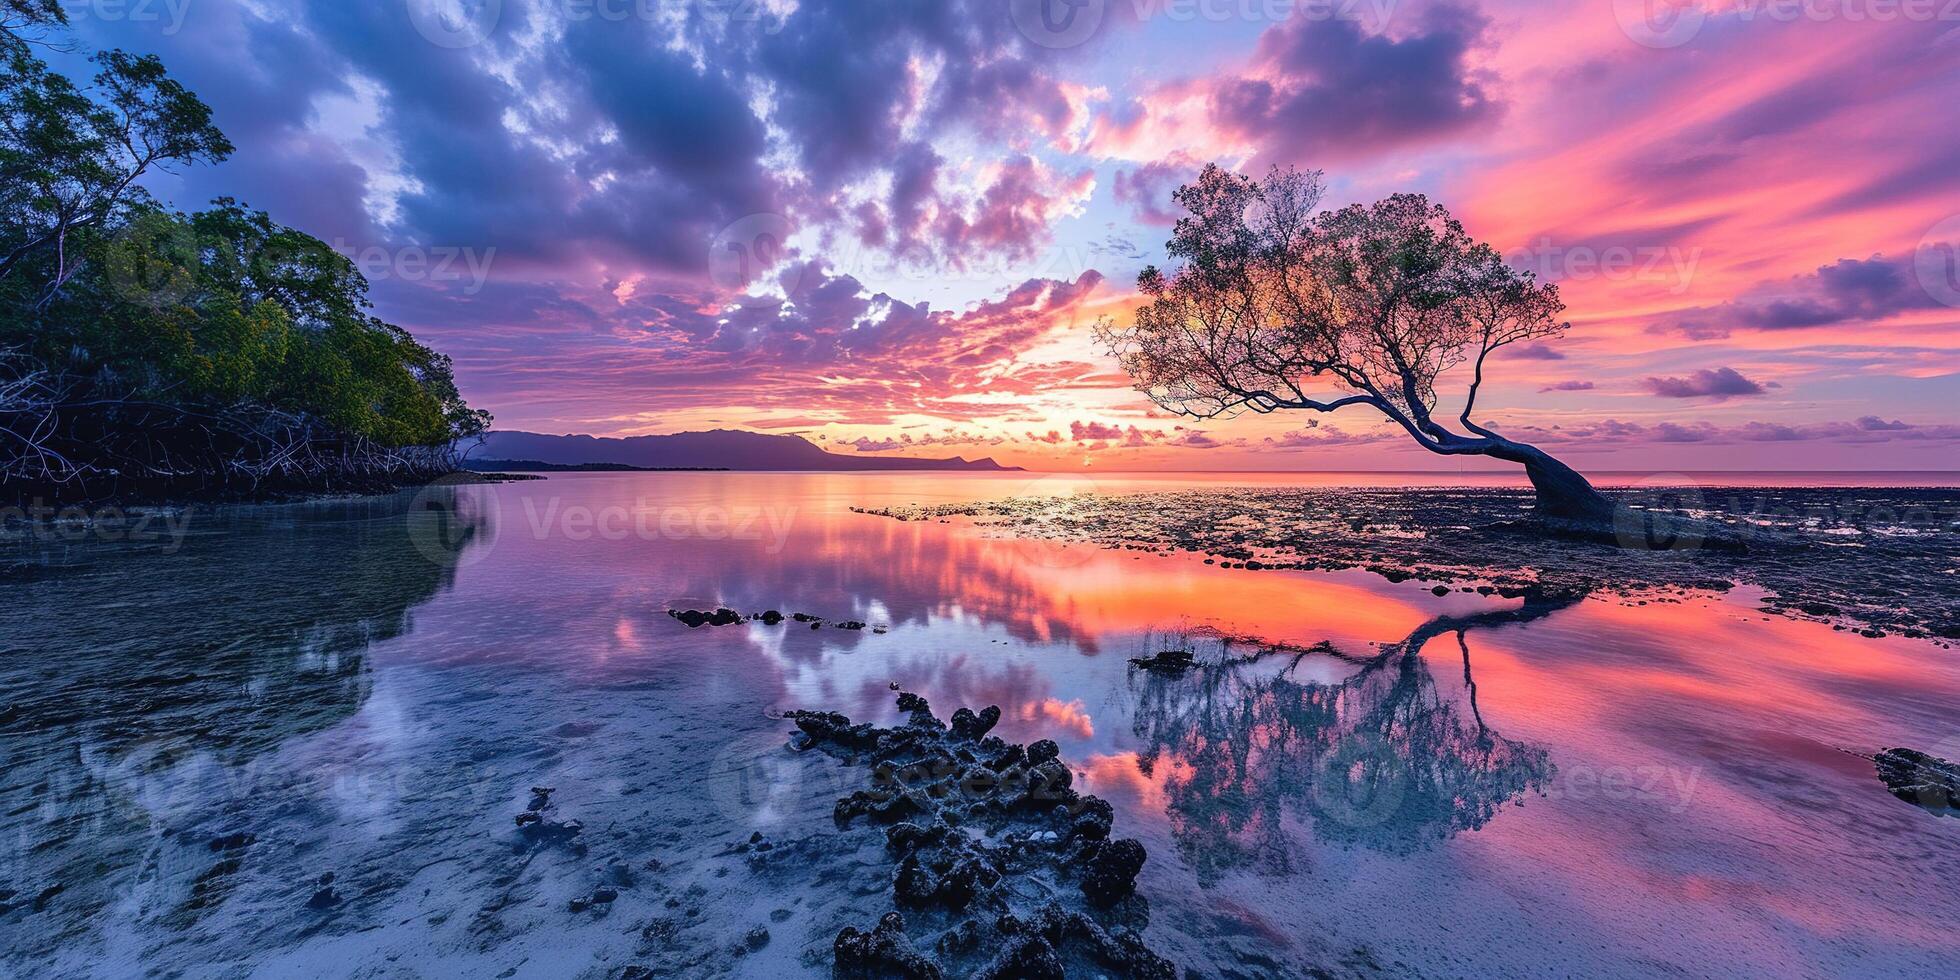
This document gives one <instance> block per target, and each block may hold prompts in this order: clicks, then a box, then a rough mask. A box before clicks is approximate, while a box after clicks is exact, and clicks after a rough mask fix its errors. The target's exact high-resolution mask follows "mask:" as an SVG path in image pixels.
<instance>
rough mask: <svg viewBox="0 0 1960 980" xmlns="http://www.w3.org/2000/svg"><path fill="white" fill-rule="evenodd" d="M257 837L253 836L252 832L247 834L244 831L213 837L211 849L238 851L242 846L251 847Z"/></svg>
mask: <svg viewBox="0 0 1960 980" xmlns="http://www.w3.org/2000/svg"><path fill="white" fill-rule="evenodd" d="M257 839H258V838H256V837H253V836H252V835H251V834H247V833H244V832H242V831H241V832H239V833H236V834H225V835H224V836H222V837H213V838H211V850H212V851H236V850H239V849H241V848H245V847H250V846H251V845H252V842H253V841H255V840H257Z"/></svg>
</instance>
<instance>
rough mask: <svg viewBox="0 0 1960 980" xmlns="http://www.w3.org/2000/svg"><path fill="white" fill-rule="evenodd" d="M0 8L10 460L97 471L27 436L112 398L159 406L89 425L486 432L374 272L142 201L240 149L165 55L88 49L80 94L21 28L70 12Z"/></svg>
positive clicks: (0, 318) (36, 2) (377, 433)
mask: <svg viewBox="0 0 1960 980" xmlns="http://www.w3.org/2000/svg"><path fill="white" fill-rule="evenodd" d="M0 5H3V6H0V41H4V43H0V62H3V63H4V65H5V72H4V75H0V353H4V354H6V355H7V356H6V358H5V359H4V360H5V361H6V363H5V364H4V365H0V367H4V368H6V370H5V371H0V373H4V374H5V375H6V377H5V378H0V390H6V391H9V392H12V393H13V394H12V401H11V402H10V403H8V404H0V416H4V417H0V441H5V440H11V441H12V442H13V443H14V445H11V446H8V447H6V448H8V449H9V450H10V451H9V452H7V453H0V464H4V463H7V462H8V461H17V460H20V459H23V458H31V459H34V460H36V461H37V465H39V466H41V471H40V474H41V475H42V476H44V477H47V478H49V479H53V480H55V481H56V482H59V480H60V479H61V478H62V477H63V474H64V473H65V472H67V471H73V472H86V471H88V470H89V469H90V464H89V462H88V461H87V460H85V459H76V458H73V453H86V452H87V447H86V445H84V444H83V443H85V442H86V440H81V439H80V438H79V437H76V438H75V439H71V440H70V443H71V445H70V449H71V450H72V451H73V452H64V453H60V454H56V455H58V456H60V457H61V458H60V460H59V462H58V463H55V464H50V463H49V459H50V456H49V454H47V453H33V452H23V451H22V450H21V446H20V443H23V442H29V441H32V440H34V439H36V438H38V437H37V436H36V433H39V434H40V436H39V437H46V436H48V434H49V433H53V432H56V431H58V430H59V428H60V426H61V425H62V424H63V421H62V420H63V419H67V418H73V417H78V416H81V415H87V414H96V415H99V414H100V411H101V409H102V408H103V407H104V406H118V405H123V406H128V405H142V406H145V407H146V408H147V409H150V411H146V412H144V413H140V414H137V413H123V414H121V415H118V416H117V417H116V419H115V420H114V421H103V420H101V419H99V418H98V419H96V424H97V425H98V426H106V427H108V428H109V429H114V428H116V427H118V426H121V427H128V426H142V425H154V424H159V423H158V421H157V420H159V419H168V418H170V417H171V416H170V415H169V414H168V412H165V411H163V410H174V411H175V412H177V413H178V414H179V416H196V417H198V418H203V419H216V420H218V421H219V422H220V423H222V425H223V426H227V427H229V428H230V429H231V430H234V431H235V432H244V431H247V430H249V431H251V432H252V433H253V436H254V439H257V438H258V437H260V436H264V435H265V434H266V433H267V432H268V431H270V430H272V429H276V430H277V431H278V433H279V435H278V437H277V438H269V439H267V440H264V445H265V446H281V447H285V449H281V450H279V451H281V452H285V451H286V450H287V449H290V448H291V446H292V445H293V444H294V442H295V440H298V441H300V442H313V443H317V442H319V441H321V440H329V441H332V442H334V443H336V444H339V445H341V446H342V447H343V448H342V449H341V450H340V452H341V453H342V454H343V456H344V455H345V454H346V453H347V452H350V451H353V450H349V449H347V448H345V447H348V446H354V447H358V446H369V445H371V446H373V447H377V448H378V449H380V450H399V449H402V448H404V447H432V448H434V447H440V448H441V449H442V450H444V451H446V449H447V447H448V446H450V445H451V444H453V443H454V442H455V441H456V440H458V439H462V438H467V437H470V436H474V435H477V434H480V433H482V432H483V431H485V430H486V429H487V428H488V425H489V415H488V413H485V412H481V411H477V410H474V409H471V408H469V407H468V405H466V404H465V403H464V401H463V399H462V397H461V395H460V394H459V393H458V391H457V388H456V383H455V379H454V375H453V371H452V366H451V363H450V360H449V358H448V357H446V356H445V355H442V354H440V353H437V352H435V351H433V350H431V349H429V348H428V347H426V346H424V345H423V344H421V343H419V342H417V341H416V340H415V339H414V338H413V337H411V336H410V335H409V334H408V333H407V331H405V330H402V329H401V328H400V327H397V326H395V325H393V324H390V323H387V322H385V321H383V320H381V319H380V318H378V317H376V316H374V315H373V314H372V312H371V305H370V302H369V299H368V283H367V280H366V279H365V278H364V277H363V276H362V275H361V274H360V272H359V271H358V269H356V268H355V266H354V264H353V262H352V261H350V260H349V259H348V258H347V257H345V256H342V255H340V254H339V253H337V252H335V251H334V250H333V249H332V248H330V247H329V246H328V245H327V244H326V243H325V242H322V241H320V240H319V239H317V238H314V237H313V236H311V235H308V234H306V233H304V232H302V231H299V230H297V229H293V228H289V227H286V226H283V225H281V224H279V223H277V222H276V221H274V220H273V219H272V217H271V216H269V215H267V214H265V213H264V212H261V211H255V210H252V209H250V208H247V207H245V206H244V205H242V204H239V203H238V202H236V201H233V200H231V199H228V198H221V199H219V200H217V201H215V202H214V203H213V205H212V206H211V207H210V208H208V209H206V210H203V211H198V212H193V213H184V212H178V211H173V210H169V209H166V208H164V207H161V206H159V205H158V204H157V203H156V202H154V201H153V200H152V199H151V198H150V196H149V195H148V194H147V193H146V192H145V191H144V190H143V187H142V183H141V182H142V179H143V178H144V177H145V176H146V175H148V174H151V173H153V172H156V171H166V170H171V169H173V168H176V167H180V166H187V165H191V164H196V163H204V162H215V161H220V160H223V159H225V158H226V157H227V156H228V155H230V154H231V153H232V152H233V147H232V145H231V143H230V142H229V141H228V140H227V139H226V138H225V136H224V134H223V133H222V132H220V131H219V130H218V128H217V127H216V126H215V125H214V124H213V122H212V118H211V110H210V108H209V107H208V106H206V105H205V104H204V103H203V102H202V101H201V100H199V99H198V98H197V96H196V95H195V94H194V93H192V92H190V91H189V90H188V89H186V88H184V87H183V86H182V85H181V84H179V83H178V82H176V81H175V80H174V79H172V78H170V76H169V74H168V73H167V72H166V71H165V70H164V67H163V65H162V64H161V63H160V62H159V61H157V59H155V58H152V57H146V56H142V57H139V56H134V55H130V54H127V53H124V52H121V51H108V52H103V53H100V54H97V55H96V56H95V57H94V59H93V61H94V63H95V65H96V67H97V72H96V74H95V76H94V78H93V81H92V83H91V84H90V85H89V86H87V87H83V86H78V85H76V84H75V83H73V82H72V81H70V80H69V79H68V78H66V77H64V76H62V75H60V74H59V73H56V72H54V71H52V70H50V69H49V68H48V66H47V65H46V64H44V63H42V62H41V61H40V60H39V59H37V58H36V57H34V54H33V51H32V44H30V43H29V42H28V41H27V40H25V39H24V35H23V34H21V33H20V30H19V29H20V28H21V27H22V26H23V25H25V26H27V27H34V26H46V25H50V24H60V23H62V22H63V20H62V16H61V10H60V8H59V6H57V5H53V4H52V2H51V0H49V2H44V0H0ZM29 378H32V379H33V383H32V384H28V383H26V379H29ZM9 382H10V383H9ZM30 395H31V397H30ZM171 424H175V423H174V422H173V423H171ZM206 428H209V425H206ZM233 441H234V442H236V440H233ZM246 441H247V442H251V441H253V440H252V439H248V440H246ZM228 444H229V443H228ZM239 454H243V456H241V455H239ZM249 455H250V452H249V451H247V450H245V449H242V448H240V449H237V450H236V451H235V452H234V454H233V457H232V458H235V459H243V458H244V457H245V456H249ZM388 458H389V459H390V460H395V459H399V458H400V456H399V454H393V455H389V456H388ZM425 458H426V457H425ZM129 462H130V461H128V460H124V461H121V463H119V464H118V465H126V464H128V463H129ZM143 465H146V466H147V465H149V464H147V463H146V464H143ZM159 465H160V464H159ZM245 465H255V464H245ZM390 465H392V464H390ZM64 467H65V468H66V469H65V470H64ZM96 468H97V469H105V468H109V469H112V468H113V467H106V466H104V467H96ZM162 468H164V469H168V468H169V467H162ZM4 469H5V467H4V466H0V470H4ZM11 475H16V476H17V475H18V474H11Z"/></svg>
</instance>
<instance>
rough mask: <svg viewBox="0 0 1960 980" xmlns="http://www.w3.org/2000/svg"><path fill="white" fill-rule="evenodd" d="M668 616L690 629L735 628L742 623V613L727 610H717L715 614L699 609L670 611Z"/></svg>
mask: <svg viewBox="0 0 1960 980" xmlns="http://www.w3.org/2000/svg"><path fill="white" fill-rule="evenodd" d="M667 615H669V616H672V617H674V618H675V619H678V620H680V621H681V624H682V625H684V626H686V627H687V628H688V629H698V628H700V627H703V626H733V625H735V624H736V623H739V622H742V614H741V613H738V612H736V611H735V610H733V609H725V608H717V609H716V610H715V611H713V612H703V611H701V610H699V609H669V610H667Z"/></svg>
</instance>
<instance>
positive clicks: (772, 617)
mask: <svg viewBox="0 0 1960 980" xmlns="http://www.w3.org/2000/svg"><path fill="white" fill-rule="evenodd" d="M782 621H783V614H782V613H779V612H777V611H776V610H774V609H771V610H769V611H768V612H765V613H763V614H762V622H763V625H765V626H774V625H776V624H777V623H780V622H782Z"/></svg>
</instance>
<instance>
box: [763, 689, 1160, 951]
mask: <svg viewBox="0 0 1960 980" xmlns="http://www.w3.org/2000/svg"><path fill="white" fill-rule="evenodd" d="M896 700H897V703H898V707H899V708H900V709H901V710H903V711H905V712H907V713H908V715H909V716H910V717H909V719H908V720H907V721H906V722H905V723H904V724H902V725H899V726H896V727H892V728H875V727H872V726H854V725H851V724H850V722H849V719H848V718H846V717H844V716H842V715H837V714H834V713H828V712H789V713H787V714H786V715H785V717H787V718H790V719H792V720H793V721H794V722H795V723H796V725H797V728H798V731H797V733H796V735H795V736H794V739H795V740H796V742H797V744H798V747H799V748H803V749H817V750H821V751H824V752H826V753H828V754H830V755H832V756H835V757H837V758H840V759H842V760H844V761H846V762H847V763H850V764H854V765H860V766H863V767H864V768H865V770H866V771H867V773H868V777H869V783H870V788H868V789H861V790H858V791H856V792H853V793H851V794H850V795H849V796H846V797H844V798H843V799H840V800H838V802H837V808H836V813H835V815H836V819H837V822H838V825H839V826H840V827H848V826H849V825H850V824H851V823H852V821H853V820H854V819H855V818H856V817H859V816H866V817H869V818H871V819H872V820H873V821H876V822H882V823H885V824H886V825H887V826H886V828H885V835H884V836H885V844H886V849H887V850H888V851H889V852H890V853H891V855H892V857H893V859H894V862H895V867H894V871H893V874H892V877H891V895H892V902H893V903H894V904H895V905H897V906H899V907H900V908H903V909H905V910H906V911H907V914H911V915H917V916H920V917H921V919H920V921H922V922H924V923H927V924H930V925H932V926H934V927H936V929H937V930H938V931H939V934H938V935H937V936H936V938H935V939H934V940H933V941H932V942H931V943H930V944H929V945H928V946H926V947H925V948H923V949H921V948H916V947H914V946H913V945H912V944H911V943H910V942H909V940H907V939H906V937H905V936H904V920H902V919H899V918H897V917H896V916H895V915H893V916H888V917H887V918H886V919H885V920H884V921H882V922H881V923H880V924H879V927H878V928H877V929H875V930H873V931H871V932H868V933H866V932H860V931H858V930H856V929H846V930H844V931H843V932H842V933H840V934H839V935H838V937H837V942H836V943H835V945H834V952H835V953H836V957H837V958H836V972H837V975H838V976H894V975H896V976H939V975H942V974H948V975H961V976H966V975H974V976H996V977H1022V976H1059V975H1060V974H1059V972H1058V971H1059V970H1061V969H1062V966H1063V964H1065V963H1075V962H1078V961H1084V962H1093V963H1094V964H1097V965H1098V966H1099V967H1100V968H1103V969H1104V970H1106V971H1107V972H1108V974H1109V975H1113V976H1145V977H1150V978H1152V980H1156V978H1159V977H1162V978H1165V980H1169V978H1171V977H1173V976H1174V973H1173V972H1172V971H1171V967H1170V964H1169V963H1168V961H1166V960H1163V959H1162V958H1161V957H1158V956H1156V955H1155V954H1154V953H1152V952H1151V951H1150V950H1149V949H1148V948H1147V947H1145V946H1144V945H1143V943H1142V941H1141V940H1140V939H1138V938H1137V937H1136V936H1134V935H1130V934H1127V933H1125V934H1124V935H1121V936H1112V935H1111V934H1110V933H1108V932H1106V931H1104V930H1103V929H1102V927H1101V926H1099V925H1097V923H1096V922H1094V921H1091V920H1090V919H1089V918H1087V917H1085V915H1084V913H1083V912H1081V911H1071V910H1070V909H1069V908H1065V907H1063V906H1062V905H1061V904H1058V903H1056V902H1054V901H1051V902H1050V903H1049V905H1047V906H1044V907H1043V908H1042V909H1041V910H1039V911H1038V912H1036V913H1035V914H1034V915H1033V916H1032V917H1017V912H1018V910H1019V907H1020V906H1022V904H1023V903H1025V902H1026V901H1028V900H1029V897H1030V896H1032V895H1035V894H1038V893H1039V894H1049V895H1052V894H1054V891H1053V889H1054V885H1053V884H1051V883H1050V882H1052V881H1054V880H1056V879H1059V880H1060V881H1062V882H1073V883H1074V884H1076V885H1077V886H1078V888H1079V890H1080V894H1081V897H1080V898H1070V899H1069V901H1070V903H1071V904H1073V905H1076V906H1078V907H1080V908H1081V909H1083V910H1088V909H1094V908H1108V907H1111V906H1119V905H1120V906H1121V907H1122V909H1123V911H1119V912H1116V913H1113V914H1114V915H1116V916H1118V918H1119V920H1121V921H1129V922H1138V921H1144V920H1145V919H1146V918H1147V916H1148V906H1147V903H1145V902H1144V900H1143V899H1141V898H1137V897H1133V896H1134V895H1135V890H1136V876H1137V874H1138V872H1139V871H1140V870H1141V868H1142V867H1143V863H1144V851H1143V847H1142V845H1141V844H1139V843H1138V842H1136V841H1134V840H1120V841H1111V840H1109V839H1108V838H1109V835H1110V832H1111V829H1112V827H1113V824H1114V820H1115V811H1114V808H1113V807H1111V806H1110V804H1109V803H1108V802H1106V801H1104V800H1101V799H1097V798H1095V797H1085V796H1082V795H1081V794H1079V793H1077V792H1076V791H1075V790H1074V789H1073V788H1072V785H1071V784H1072V783H1073V780H1074V776H1073V773H1072V772H1071V771H1070V769H1069V768H1068V766H1067V765H1066V764H1065V763H1064V762H1063V761H1062V759H1061V758H1060V747H1059V746H1057V745H1056V744H1055V743H1054V742H1053V741H1049V740H1046V739H1044V740H1041V741H1038V742H1036V743H1034V744H1033V745H1030V746H1026V747H1023V746H1020V745H1011V744H1008V743H1006V742H1004V741H1002V740H1001V739H1000V738H998V737H996V736H993V735H989V734H986V732H988V731H989V730H990V729H991V728H993V727H994V725H995V724H996V723H997V722H998V721H999V717H1000V712H999V709H998V707H989V708H988V709H986V710H984V711H980V712H974V711H970V710H966V709H961V710H959V711H956V712H954V714H953V724H952V726H951V728H950V729H949V728H948V726H946V725H945V724H943V723H941V722H940V721H939V720H938V719H937V718H935V717H934V716H933V715H932V712H931V707H930V705H929V704H928V703H927V702H926V699H925V698H923V697H920V696H919V695H917V694H912V693H909V692H901V693H899V695H898V696H897V699H896ZM1033 876H1039V877H1033ZM1065 894H1068V895H1072V894H1073V891H1071V892H1069V893H1065ZM949 921H955V922H957V925H954V926H953V927H952V928H950V929H948V928H946V926H945V923H947V922H949ZM989 957H991V959H985V958H989ZM982 959H985V961H984V962H981V961H980V960H982Z"/></svg>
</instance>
